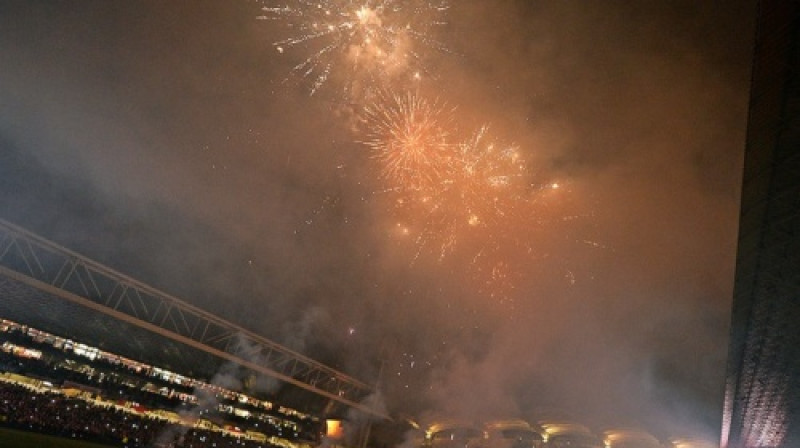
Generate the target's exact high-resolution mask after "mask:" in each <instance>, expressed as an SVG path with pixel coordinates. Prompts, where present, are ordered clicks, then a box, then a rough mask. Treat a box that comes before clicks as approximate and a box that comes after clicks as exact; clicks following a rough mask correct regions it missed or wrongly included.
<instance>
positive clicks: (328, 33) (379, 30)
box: [259, 0, 448, 94]
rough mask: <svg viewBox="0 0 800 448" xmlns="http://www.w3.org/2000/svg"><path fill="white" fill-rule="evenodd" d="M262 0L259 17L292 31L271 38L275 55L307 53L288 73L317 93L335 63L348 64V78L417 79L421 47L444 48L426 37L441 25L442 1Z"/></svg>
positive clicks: (345, 65)
mask: <svg viewBox="0 0 800 448" xmlns="http://www.w3.org/2000/svg"><path fill="white" fill-rule="evenodd" d="M275 3H277V0H264V5H265V6H263V7H262V11H263V13H264V14H263V15H262V16H260V17H259V18H260V19H265V20H275V21H277V22H278V23H282V24H283V25H284V26H285V29H286V31H287V33H289V34H291V36H290V37H287V38H285V39H283V40H280V41H278V42H275V43H273V46H274V47H275V49H276V51H278V53H280V54H284V53H286V52H288V51H289V50H290V49H293V48H298V50H303V51H306V52H309V53H308V54H309V55H308V56H306V57H305V58H304V59H303V60H302V61H301V62H300V63H298V64H297V65H295V66H294V68H293V72H294V73H295V74H297V75H298V76H300V77H301V78H304V79H310V80H311V82H312V86H311V93H312V94H313V93H314V92H316V91H317V90H318V89H319V88H320V87H321V86H322V85H323V84H325V83H326V81H327V80H328V78H329V77H330V76H331V75H332V73H333V71H334V70H333V69H334V67H336V66H339V65H342V66H344V67H347V70H345V71H346V73H345V74H344V75H343V76H342V78H343V79H347V78H350V82H356V81H359V82H363V81H370V82H374V81H375V80H386V79H391V78H393V77H396V76H401V75H403V73H409V77H410V78H411V79H419V76H420V75H419V71H420V70H422V69H423V68H424V65H423V56H422V54H421V53H420V51H421V48H433V49H436V50H439V51H446V48H445V47H444V45H442V44H440V43H439V42H438V41H436V40H435V39H433V38H432V37H430V33H431V31H432V29H434V28H435V27H437V26H440V25H442V24H443V23H444V22H443V21H442V20H441V16H442V15H443V13H444V12H445V11H446V10H447V9H448V6H447V3H446V2H445V0H438V1H437V0H360V1H355V0H316V1H309V0H293V1H291V0H289V3H288V4H286V5H283V6H275V5H274V4H275Z"/></svg>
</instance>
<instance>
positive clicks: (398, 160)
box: [364, 93, 452, 197]
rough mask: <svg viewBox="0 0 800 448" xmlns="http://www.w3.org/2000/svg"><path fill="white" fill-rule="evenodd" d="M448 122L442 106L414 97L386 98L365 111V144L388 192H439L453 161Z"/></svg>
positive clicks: (420, 193)
mask: <svg viewBox="0 0 800 448" xmlns="http://www.w3.org/2000/svg"><path fill="white" fill-rule="evenodd" d="M448 119H449V117H448V113H446V112H445V107H444V106H443V105H440V104H439V103H438V102H434V103H429V102H428V101H426V100H424V99H423V98H421V97H419V96H417V95H414V94H412V93H408V94H406V95H404V96H401V95H391V96H387V95H383V96H381V99H380V100H379V101H378V102H377V103H375V104H373V105H371V106H368V107H366V108H365V111H364V121H365V123H366V125H367V129H368V131H367V132H368V136H367V139H366V140H365V141H364V143H365V144H366V145H367V146H368V147H369V148H370V149H371V151H372V157H373V158H374V159H376V160H377V161H378V162H379V164H380V167H381V177H382V178H383V180H384V181H385V182H386V183H387V185H388V188H389V189H391V190H393V191H396V192H400V193H401V194H409V193H412V192H413V193H415V194H416V195H421V196H422V197H424V196H426V195H427V194H429V192H430V191H432V190H436V187H437V185H439V184H441V182H442V181H443V176H444V174H445V173H446V171H447V170H446V168H447V166H448V164H449V163H450V161H449V159H451V158H452V149H451V148H450V146H449V145H448V143H447V137H448V135H447V132H446V131H445V128H444V124H445V122H446V121H447V120H448Z"/></svg>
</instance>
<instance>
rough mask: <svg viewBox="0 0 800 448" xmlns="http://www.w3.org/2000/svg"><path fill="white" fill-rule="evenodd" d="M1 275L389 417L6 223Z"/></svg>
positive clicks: (353, 391)
mask: <svg viewBox="0 0 800 448" xmlns="http://www.w3.org/2000/svg"><path fill="white" fill-rule="evenodd" d="M0 275H3V276H6V277H8V278H11V279H14V280H17V281H20V282H23V283H25V284H28V285H29V286H32V287H35V288H38V289H40V290H42V291H45V292H47V293H50V294H53V295H56V296H58V297H60V298H62V299H64V300H67V301H70V302H72V303H76V304H79V305H82V306H84V307H87V308H90V309H92V310H95V311H99V312H101V313H103V314H106V315H108V316H111V317H113V318H115V319H119V320H121V321H124V322H127V323H129V324H132V325H135V326H137V327H140V328H143V329H145V330H148V331H151V332H153V333H156V334H158V335H160V336H163V337H166V338H169V339H172V340H174V341H177V342H180V343H182V344H186V345H188V346H190V347H193V348H196V349H199V350H202V351H204V352H206V353H209V354H211V355H214V356H216V357H219V358H220V359H224V360H227V361H231V362H234V363H236V364H239V365H241V366H243V367H246V368H248V369H252V370H254V371H256V372H260V373H263V374H265V375H268V376H270V377H273V378H276V379H278V380H280V381H283V382H286V383H290V384H293V385H295V386H298V387H300V388H302V389H305V390H308V391H310V392H313V393H315V394H318V395H320V396H323V397H326V398H328V399H331V400H334V401H337V402H339V403H342V404H344V405H346V406H350V407H353V408H356V409H359V410H361V411H364V412H367V413H370V414H374V415H378V416H381V417H385V415H383V414H382V413H381V411H379V410H375V409H372V408H370V407H368V406H365V405H363V404H362V403H361V401H362V400H363V399H364V398H366V397H367V396H368V395H369V394H371V393H373V388H372V387H371V386H369V385H367V384H365V383H363V382H361V381H358V380H356V379H355V378H352V377H350V376H348V375H346V374H344V373H341V372H338V371H336V370H334V369H332V368H330V367H327V366H325V365H323V364H320V363H319V362H316V361H314V360H312V359H310V358H308V357H306V356H303V355H302V354H300V353H297V352H294V351H292V350H290V349H288V348H286V347H283V346H281V345H279V344H277V343H275V342H272V341H270V340H268V339H266V338H264V337H262V336H259V335H257V334H255V333H253V332H251V331H248V330H246V329H244V328H242V327H239V326H237V325H235V324H233V323H231V322H228V321H225V320H223V319H221V318H220V317H218V316H215V315H213V314H211V313H208V312H206V311H204V310H202V309H199V308H197V307H194V306H192V305H190V304H188V303H186V302H183V301H181V300H180V299H177V298H175V297H173V296H171V295H169V294H167V293H164V292H161V291H159V290H157V289H155V288H152V287H150V286H148V285H145V284H143V283H141V282H138V281H136V280H134V279H132V278H130V277H128V276H126V275H124V274H121V273H119V272H116V271H114V270H112V269H110V268H108V267H105V266H103V265H101V264H99V263H97V262H95V261H92V260H89V259H87V258H85V257H83V256H81V255H79V254H77V253H75V252H72V251H70V250H68V249H65V248H63V247H61V246H59V245H57V244H55V243H53V242H51V241H48V240H45V239H43V238H41V237H39V236H37V235H35V234H33V233H31V232H28V231H27V230H25V229H22V228H20V227H18V226H15V225H13V224H11V223H8V222H6V221H4V220H0Z"/></svg>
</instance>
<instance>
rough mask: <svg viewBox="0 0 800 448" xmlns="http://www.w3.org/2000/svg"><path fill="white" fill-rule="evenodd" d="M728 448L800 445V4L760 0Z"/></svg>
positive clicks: (725, 432) (726, 422) (726, 420)
mask: <svg viewBox="0 0 800 448" xmlns="http://www.w3.org/2000/svg"><path fill="white" fill-rule="evenodd" d="M739 222H740V227H739V240H738V250H737V261H736V275H735V284H734V297H733V307H732V316H731V334H730V336H731V337H730V347H729V358H728V367H727V374H726V386H725V387H726V390H725V401H724V408H723V425H722V436H721V446H722V447H723V448H784V447H785V448H790V447H798V446H800V325H798V324H800V3H798V2H797V1H793V0H763V1H760V2H759V6H758V16H757V24H756V38H755V48H754V58H753V71H752V80H751V92H750V105H749V116H748V127H747V141H746V147H745V163H744V176H743V182H742V199H741V212H740V221H739Z"/></svg>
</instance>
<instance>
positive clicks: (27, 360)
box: [0, 321, 318, 448]
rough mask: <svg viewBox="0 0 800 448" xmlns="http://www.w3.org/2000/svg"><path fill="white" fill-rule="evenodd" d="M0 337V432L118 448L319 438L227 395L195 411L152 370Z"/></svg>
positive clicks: (304, 422) (300, 422)
mask: <svg viewBox="0 0 800 448" xmlns="http://www.w3.org/2000/svg"><path fill="white" fill-rule="evenodd" d="M3 322H6V321H3ZM0 330H2V331H0V345H2V347H0V377H3V378H0V426H6V427H12V428H17V429H22V430H28V431H35V432H39V433H48V434H53V435H57V436H61V437H69V438H76V439H87V440H92V441H97V442H101V443H105V444H109V445H111V446H122V447H157V448H166V447H175V448H184V447H214V448H216V447H237V448H250V447H260V448H294V447H298V448H299V447H301V446H304V447H307V446H310V445H311V444H310V443H309V441H311V440H315V438H316V437H317V436H318V433H317V431H318V429H317V428H318V424H317V423H316V422H315V421H313V420H311V419H310V418H309V417H304V416H303V415H302V414H288V415H287V414H284V415H276V414H273V413H271V412H269V411H266V410H264V409H261V408H259V407H258V406H254V405H253V404H251V403H250V402H249V401H247V402H245V401H241V400H239V399H237V398H238V397H231V396H229V395H230V394H229V393H218V394H216V395H214V394H212V395H211V396H209V391H205V392H204V395H202V396H203V397H204V398H203V399H202V400H201V402H199V403H198V401H197V394H196V391H195V390H194V389H195V386H193V385H191V384H186V383H185V382H184V383H181V382H180V381H169V380H168V379H165V378H162V375H157V374H156V373H157V372H156V369H154V368H152V367H149V368H144V369H142V368H138V367H139V366H131V365H125V364H122V363H119V362H113V360H108V359H104V358H102V357H97V358H91V359H89V358H87V357H85V356H84V357H81V356H79V355H78V354H77V350H76V351H75V353H73V351H72V350H71V349H69V348H67V347H66V345H65V346H57V345H56V344H53V342H52V341H50V340H47V339H43V338H41V337H37V336H38V335H41V334H43V333H41V332H32V331H29V330H28V329H27V327H21V326H13V325H6V326H5V327H0ZM140 365H142V364H140ZM14 375H20V377H19V378H24V379H25V380H24V381H19V380H16V381H15V380H11V379H10V378H12V377H13V376H14ZM170 378H171V377H170ZM223 392H224V391H223ZM281 409H283V408H281ZM234 411H236V412H234ZM203 422H204V424H200V423H203Z"/></svg>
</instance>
